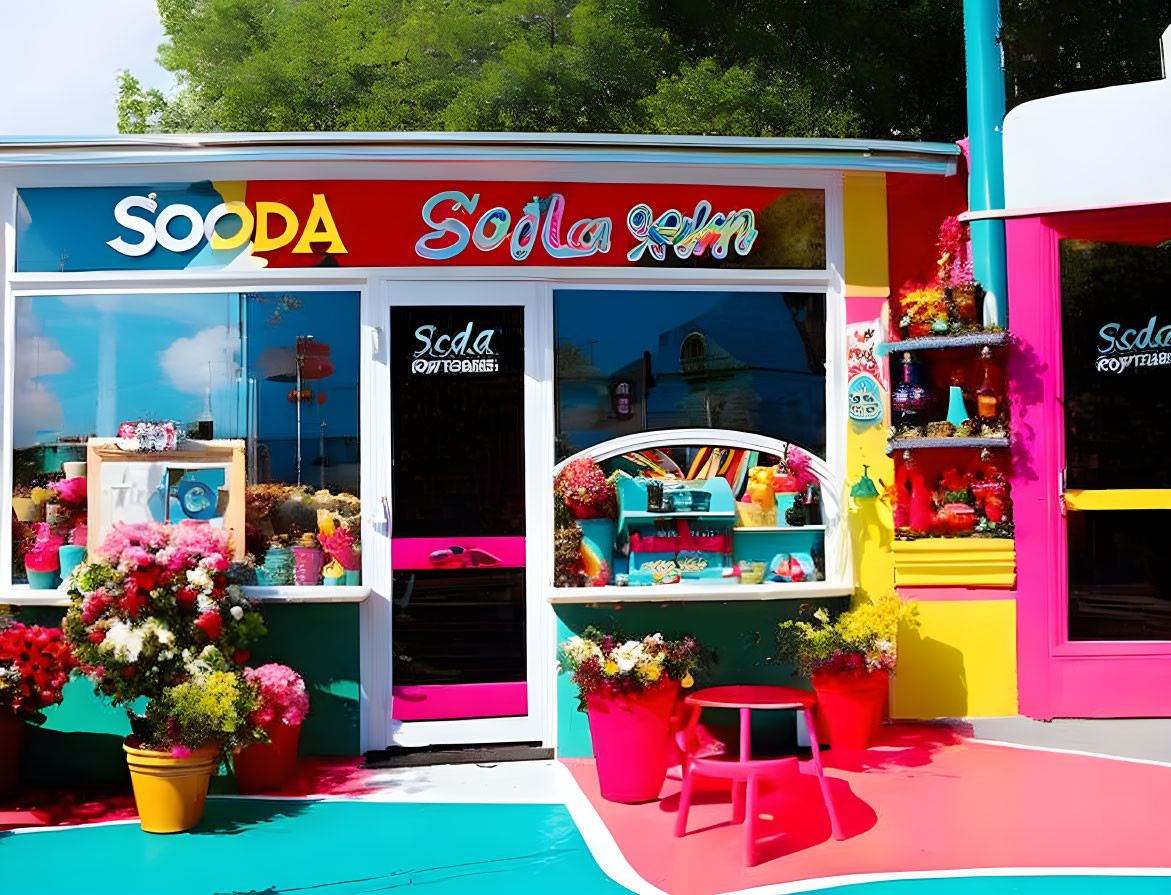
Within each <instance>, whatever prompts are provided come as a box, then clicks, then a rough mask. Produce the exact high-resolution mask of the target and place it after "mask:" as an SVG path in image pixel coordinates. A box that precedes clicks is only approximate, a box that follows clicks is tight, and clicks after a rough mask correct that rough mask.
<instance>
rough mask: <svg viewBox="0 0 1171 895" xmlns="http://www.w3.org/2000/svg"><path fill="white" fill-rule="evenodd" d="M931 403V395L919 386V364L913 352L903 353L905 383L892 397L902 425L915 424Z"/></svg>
mask: <svg viewBox="0 0 1171 895" xmlns="http://www.w3.org/2000/svg"><path fill="white" fill-rule="evenodd" d="M930 403H931V395H930V393H929V392H928V391H927V389H925V388H923V386H921V385H920V384H919V362H918V361H917V360H915V358H914V356H913V355H912V354H911V352H909V351H905V352H903V381H902V382H901V383H899V385H898V387H897V388H895V390H894V393H893V394H891V396H890V406H891V408H892V409H893V410H894V412H895V413H897V414H898V421H899V422H900V423H911V424H915V423H917V422H919V420H920V419H921V417H922V414H923V411H925V410H926V409H927V406H928V405H929V404H930Z"/></svg>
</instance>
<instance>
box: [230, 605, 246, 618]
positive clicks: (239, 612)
mask: <svg viewBox="0 0 1171 895" xmlns="http://www.w3.org/2000/svg"><path fill="white" fill-rule="evenodd" d="M228 612H230V613H231V615H232V618H234V619H235V620H236V621H239V620H240V619H242V618H243V617H244V608H243V607H242V606H233V607H232V608H231V609H229V610H228Z"/></svg>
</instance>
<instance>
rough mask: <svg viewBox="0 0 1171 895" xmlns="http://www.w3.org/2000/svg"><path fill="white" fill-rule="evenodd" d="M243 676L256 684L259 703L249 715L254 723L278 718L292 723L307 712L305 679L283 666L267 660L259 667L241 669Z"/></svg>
mask: <svg viewBox="0 0 1171 895" xmlns="http://www.w3.org/2000/svg"><path fill="white" fill-rule="evenodd" d="M244 678H245V679H246V680H247V681H248V682H249V683H250V684H254V685H256V687H257V688H258V690H259V694H260V701H259V706H258V707H257V709H256V711H254V712H253V713H252V715H251V718H252V721H253V722H254V723H256V724H271V723H273V722H274V721H280V722H282V723H284V724H289V725H295V724H300V723H301V722H302V721H304V720H305V716H306V715H307V714H309V696H308V694H307V693H306V692H305V681H304V680H303V679H302V678H301V675H299V674H297V672H295V671H293V669H291V668H289V667H288V666H287V665H278V664H276V663H269V664H268V665H261V666H260V667H259V668H245V669H244Z"/></svg>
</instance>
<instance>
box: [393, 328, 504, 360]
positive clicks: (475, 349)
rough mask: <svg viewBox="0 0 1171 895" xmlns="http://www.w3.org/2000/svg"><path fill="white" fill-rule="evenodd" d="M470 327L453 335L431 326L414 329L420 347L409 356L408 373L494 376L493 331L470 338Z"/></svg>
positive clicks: (495, 356)
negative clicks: (489, 374) (490, 374)
mask: <svg viewBox="0 0 1171 895" xmlns="http://www.w3.org/2000/svg"><path fill="white" fill-rule="evenodd" d="M473 328H474V326H473V324H472V322H471V321H470V320H469V321H468V325H467V326H466V327H465V328H464V329H463V330H462V331H460V332H458V333H456V334H455V335H449V334H446V333H439V328H438V327H437V326H435V325H434V324H431V323H429V324H426V325H424V326H420V327H419V328H418V329H416V330H415V338H416V339H417V340H418V341H419V344H420V346H421V347H420V348H419V349H418V350H417V351H415V352H414V354H413V355H412V356H411V372H412V373H495V372H496V371H497V370H499V369H500V362H499V359H498V357H497V354H496V352H495V351H494V350H493V349H492V336H493V335H495V333H496V330H494V329H482V330H480V331H479V332H478V333H477V334H476V337H475V339H473V338H472V331H473Z"/></svg>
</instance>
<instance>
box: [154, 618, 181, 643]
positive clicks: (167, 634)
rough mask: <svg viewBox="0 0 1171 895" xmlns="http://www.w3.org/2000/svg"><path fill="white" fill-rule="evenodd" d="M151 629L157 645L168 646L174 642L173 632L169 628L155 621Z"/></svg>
mask: <svg viewBox="0 0 1171 895" xmlns="http://www.w3.org/2000/svg"><path fill="white" fill-rule="evenodd" d="M152 630H153V631H154V635H155V640H157V641H158V642H159V646H170V645H171V644H172V643H174V642H175V632H174V631H172V630H171V629H170V628H164V627H163V626H162V625H160V624H159V623H158V622H155V623H154V624H153V625H152Z"/></svg>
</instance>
